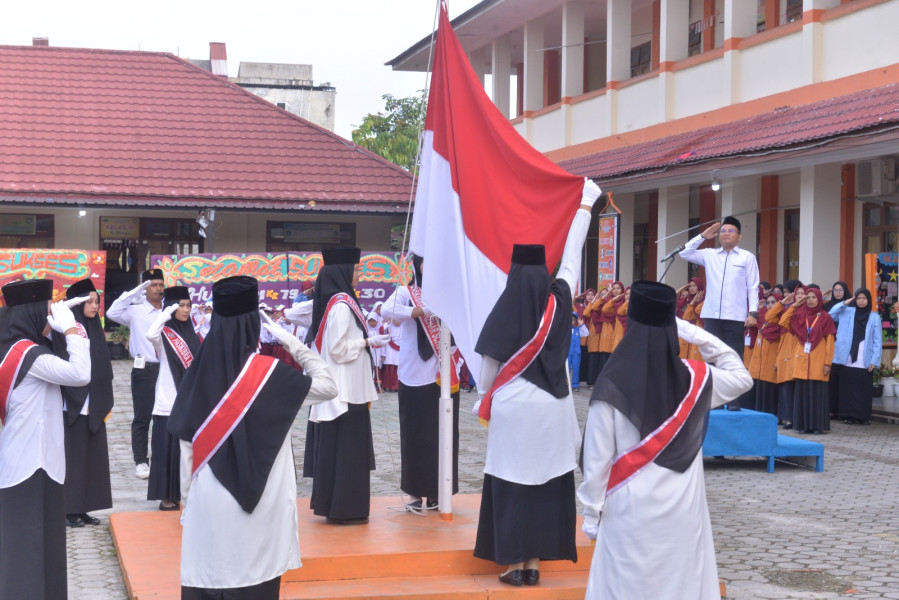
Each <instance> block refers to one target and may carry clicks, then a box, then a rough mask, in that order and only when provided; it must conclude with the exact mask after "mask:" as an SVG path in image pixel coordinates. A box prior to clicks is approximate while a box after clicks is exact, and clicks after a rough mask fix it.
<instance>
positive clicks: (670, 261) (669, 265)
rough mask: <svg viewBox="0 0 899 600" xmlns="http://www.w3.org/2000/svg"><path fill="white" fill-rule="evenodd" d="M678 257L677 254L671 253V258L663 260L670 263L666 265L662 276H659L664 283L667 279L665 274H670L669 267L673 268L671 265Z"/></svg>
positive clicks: (660, 281)
mask: <svg viewBox="0 0 899 600" xmlns="http://www.w3.org/2000/svg"><path fill="white" fill-rule="evenodd" d="M677 257H678V255H677V254H673V255H671V257H670V258H668V259H665V260H663V261H662V262H667V263H668V266H666V267H665V270H664V271H662V276H661V277H659V283H662V282H663V281H665V275H667V274H668V269H670V268H671V265H673V264H674V259H675V258H677Z"/></svg>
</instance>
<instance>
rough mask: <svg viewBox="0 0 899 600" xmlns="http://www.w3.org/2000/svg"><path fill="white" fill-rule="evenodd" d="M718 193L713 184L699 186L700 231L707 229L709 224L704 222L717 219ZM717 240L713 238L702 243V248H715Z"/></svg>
mask: <svg viewBox="0 0 899 600" xmlns="http://www.w3.org/2000/svg"><path fill="white" fill-rule="evenodd" d="M716 200H717V195H716V194H715V191H714V190H712V186H711V185H704V186H702V187H701V188H699V231H700V233H701V232H702V231H704V230H705V228H706V227H708V225H703V223H708V222H709V221H714V220H715V205H716V204H717V202H716ZM714 247H715V242H714V241H713V240H706V241H704V242H703V243H702V245H701V246H700V248H714Z"/></svg>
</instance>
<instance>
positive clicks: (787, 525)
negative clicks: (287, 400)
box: [68, 361, 899, 600]
mask: <svg viewBox="0 0 899 600" xmlns="http://www.w3.org/2000/svg"><path fill="white" fill-rule="evenodd" d="M113 367H114V372H115V377H116V379H115V397H116V407H115V409H114V410H113V414H112V416H111V418H110V419H109V421H108V433H109V446H110V448H109V450H110V452H109V454H110V461H111V463H112V464H111V468H112V497H113V504H114V508H113V509H112V510H111V511H102V512H99V513H96V514H95V516H98V517H100V518H101V520H102V523H101V524H100V525H98V526H96V527H89V526H88V527H82V528H80V529H69V530H68V558H69V597H70V598H76V599H92V600H93V599H96V600H105V599H115V600H121V599H123V598H125V597H126V594H125V586H124V584H123V582H122V576H121V572H120V570H119V565H118V562H117V560H116V555H115V550H114V548H113V544H112V539H111V537H110V534H109V519H108V515H109V513H111V512H113V511H115V512H120V511H135V510H156V508H157V504H158V503H157V502H150V501H147V500H145V499H144V498H145V497H146V481H143V480H140V479H137V478H136V477H135V476H134V465H133V463H132V459H131V450H130V439H131V438H130V423H131V395H130V379H129V373H130V362H127V361H116V362H114V363H113ZM588 398H589V393H588V392H587V391H586V390H585V391H583V392H579V393H576V394H575V403H576V405H577V408H578V418H579V420H580V422H581V425H582V426H583V423H584V419H585V417H586V406H587V401H588ZM474 400H475V394H474V393H468V394H466V393H463V394H462V405H463V414H462V416H461V419H460V429H461V440H460V448H461V454H460V459H459V470H460V473H459V487H460V491H461V492H462V493H480V487H481V477H482V469H483V460H484V448H485V444H486V430H484V429H483V428H482V427H481V426H480V425H478V423H477V419H476V418H474V417H473V416H471V415H470V413H469V412H468V410H469V409H470V408H471V405H472V403H473V402H474ZM307 413H308V411H307V410H306V409H301V411H300V416H299V417H298V419H297V422H296V424H295V425H294V428H293V433H292V435H293V442H294V451H295V456H296V460H297V465H298V470H299V472H302V450H303V445H304V438H305V431H306V415H307ZM832 427H833V429H832V430H831V432H830V433H829V434H826V435H823V436H808V437H809V438H810V439H814V440H815V441H820V442H823V443H824V444H825V447H826V449H825V463H824V469H825V470H824V472H823V473H816V472H814V471H813V470H811V469H809V468H804V467H800V466H795V465H791V464H785V463H781V462H778V464H777V466H776V468H775V473H773V474H769V473H767V472H766V470H765V461H763V460H760V459H739V460H737V459H732V460H715V459H706V462H705V474H706V488H707V492H708V500H709V506H710V509H711V513H712V525H713V527H714V533H715V546H716V549H717V559H718V570H719V576H720V577H721V578H722V579H723V580H724V581H725V583H726V585H727V598H734V599H740V600H749V599H755V598H895V599H899V425H887V424H883V423H873V424H872V425H870V426H868V427H864V426H850V425H844V424H842V423H839V422H834V423H833V424H832ZM372 429H373V431H374V438H375V453H376V455H377V463H378V464H377V466H378V468H377V471H375V472H373V473H372V493H373V494H374V495H378V496H390V495H396V496H397V504H400V503H401V500H400V499H399V490H398V487H397V486H398V482H399V477H398V471H399V425H398V421H397V405H396V394H382V395H381V400H380V402H378V403H377V404H376V405H374V406H373V407H372ZM578 475H579V474H578ZM579 480H580V477H579V476H578V482H579ZM298 488H299V494H300V495H301V496H304V497H305V496H308V495H309V493H310V492H311V483H310V482H309V481H307V480H300V482H299V484H298Z"/></svg>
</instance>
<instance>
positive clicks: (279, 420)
mask: <svg viewBox="0 0 899 600" xmlns="http://www.w3.org/2000/svg"><path fill="white" fill-rule="evenodd" d="M249 285H253V286H256V285H258V284H257V283H256V280H255V279H252V278H250V277H229V278H227V279H223V280H221V281H219V282H217V283H216V284H215V285H214V286H213V315H214V318H213V319H212V321H211V323H210V327H209V335H207V336H206V340H205V341H204V343H203V344H202V345H201V346H200V349H199V351H198V352H197V354H196V355H195V356H194V360H193V363H192V364H191V366H190V368H189V369H188V370H187V372H186V373H185V374H184V378H183V379H182V381H181V386H180V387H179V388H178V395H177V396H176V397H175V403H174V405H173V407H172V413H171V415H170V416H169V422H168V430H169V433H171V434H172V435H174V436H176V437H177V438H179V439H181V440H185V441H192V440H193V437H194V435H195V434H196V432H197V429H199V428H200V427H201V426H202V424H203V423H204V422H205V421H206V418H207V417H208V416H209V415H210V413H212V411H213V409H214V408H215V407H216V405H218V403H219V401H220V400H221V399H222V398H223V397H224V395H225V393H226V392H227V391H228V389H229V388H230V387H231V384H232V383H234V380H235V379H237V376H238V375H239V374H240V372H241V370H242V369H243V367H244V365H245V364H246V362H247V360H249V358H250V355H252V354H254V353H255V352H256V345H257V343H258V341H259V330H260V322H259V313H258V311H257V310H256V309H255V308H254V309H252V310H250V311H249V312H243V313H241V314H236V315H225V314H221V313H219V312H216V308H215V305H216V297H217V296H221V297H222V298H223V300H222V302H223V305H224V302H225V301H226V300H227V297H228V296H229V295H238V296H239V295H241V294H243V293H244V292H246V291H247V287H248V286H249ZM229 312H230V311H229ZM311 384H312V380H311V379H310V378H309V377H308V376H307V375H303V374H301V373H300V372H299V371H297V370H296V369H294V368H293V367H290V366H288V365H287V364H285V363H283V362H280V361H279V362H278V364H277V365H276V367H275V370H274V371H273V372H272V374H271V375H270V377H269V379H268V381H267V382H266V383H265V385H264V386H263V387H262V389H261V390H260V391H259V394H258V395H257V396H256V400H255V401H254V402H253V404H252V406H251V407H250V409H249V410H248V411H247V413H246V415H245V416H244V417H243V419H242V420H241V421H240V423H238V425H237V426H236V427H235V428H234V430H233V431H232V432H231V433H230V435H229V436H228V438H227V439H226V440H225V442H224V443H223V444H222V446H221V447H220V448H219V449H218V451H217V452H216V453H215V455H213V457H212V458H211V459H210V461H209V463H208V465H207V466H209V467H210V468H211V469H212V472H213V474H214V475H215V477H216V479H217V480H218V481H219V482H220V483H221V484H222V485H223V486H224V487H225V489H227V490H228V492H229V493H230V494H231V496H233V497H234V499H235V500H236V501H237V502H238V503H239V504H240V506H241V508H243V510H245V511H246V512H248V513H251V512H253V510H254V509H255V508H256V505H257V504H258V503H259V499H260V498H261V497H262V493H263V491H264V490H265V484H266V481H267V480H268V476H269V473H270V472H271V469H272V465H273V464H274V461H275V458H276V457H277V455H278V452H279V451H280V449H281V446H282V444H283V443H284V439H285V437H286V436H287V435H289V433H290V426H291V425H292V424H293V420H294V418H295V417H296V415H297V412H298V411H299V409H300V406H301V405H302V403H303V400H304V399H305V398H306V394H307V393H308V392H309V387H310V386H311Z"/></svg>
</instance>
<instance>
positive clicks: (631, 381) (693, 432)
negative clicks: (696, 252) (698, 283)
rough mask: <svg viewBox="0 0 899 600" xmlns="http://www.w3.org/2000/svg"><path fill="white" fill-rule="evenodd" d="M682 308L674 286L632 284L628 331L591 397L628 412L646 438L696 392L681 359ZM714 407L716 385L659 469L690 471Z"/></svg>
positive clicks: (707, 388)
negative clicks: (678, 319) (677, 313)
mask: <svg viewBox="0 0 899 600" xmlns="http://www.w3.org/2000/svg"><path fill="white" fill-rule="evenodd" d="M676 310H677V294H676V292H675V291H674V289H672V288H670V287H669V286H667V285H664V284H662V283H656V282H654V281H637V282H635V283H634V284H633V285H632V286H631V298H630V303H629V304H628V312H627V314H628V326H627V331H626V332H625V334H624V337H623V338H622V339H621V342H620V343H619V344H618V347H617V348H616V349H615V352H613V353H612V355H611V357H609V361H608V362H607V363H606V366H605V367H603V370H602V373H600V375H599V378H598V379H597V380H596V386H595V387H594V389H593V395H592V396H591V398H590V401H591V402H595V401H599V402H605V403H607V404H609V405H611V406H612V407H614V408H615V409H616V410H617V411H618V412H620V413H621V414H623V415H624V416H625V417H626V418H627V420H628V421H630V422H631V423H632V424H633V426H634V427H635V428H637V430H638V431H639V432H640V439H645V438H646V436H647V435H649V434H650V433H651V432H653V431H655V430H656V429H658V427H659V426H660V425H661V424H662V423H664V422H665V421H666V420H667V419H668V418H669V417H671V416H672V415H673V414H674V413H675V411H676V410H677V407H678V406H679V405H680V403H681V402H682V401H683V399H684V397H685V396H686V395H687V392H688V391H689V389H690V372H689V370H688V369H687V367H686V366H685V365H684V363H683V361H681V359H680V357H679V356H678V353H679V351H680V344H679V342H678V337H677V324H676V321H675V318H674V315H675V311H676ZM709 382H711V379H710V380H709ZM710 405H711V385H706V386H705V388H704V389H703V390H702V392H701V393H700V396H699V399H698V401H697V404H696V406H694V407H693V410H692V411H691V412H690V415H689V416H688V417H687V421H686V422H685V423H684V426H683V427H682V428H681V430H680V432H678V434H677V435H676V436H675V437H674V439H673V440H672V441H671V443H669V444H668V446H667V447H666V448H665V449H664V450H663V451H662V453H661V454H660V455H659V456H658V457H657V458H656V460H655V463H656V464H657V465H659V466H660V467H665V468H666V469H671V470H672V471H676V472H678V473H683V472H684V471H686V470H687V468H688V467H689V466H690V465H691V464H692V462H693V460H694V459H695V458H696V454H697V452H699V450H700V448H702V437H703V421H704V418H705V413H706V412H707V411H708V409H709V406H710Z"/></svg>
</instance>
